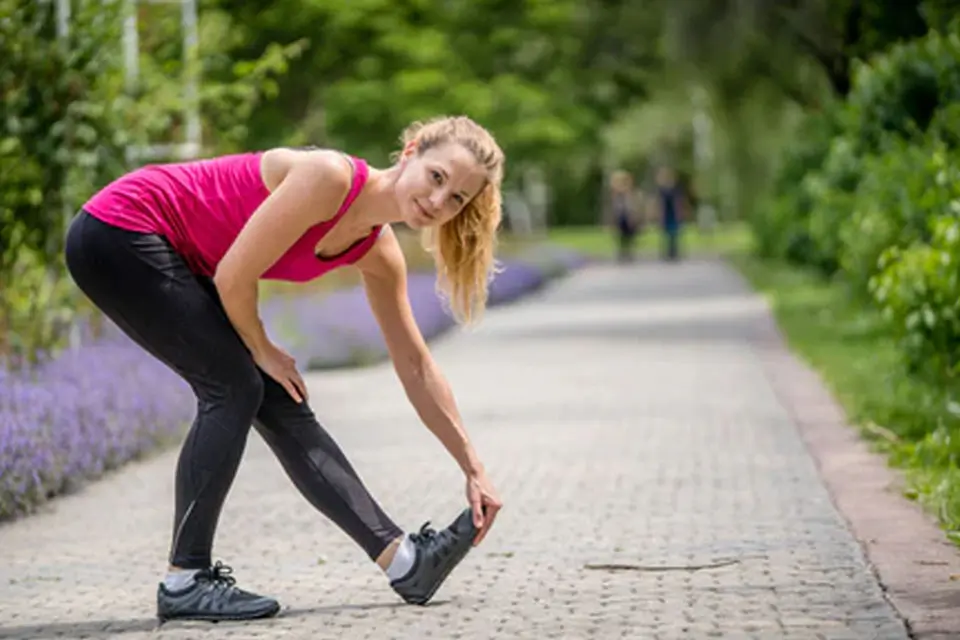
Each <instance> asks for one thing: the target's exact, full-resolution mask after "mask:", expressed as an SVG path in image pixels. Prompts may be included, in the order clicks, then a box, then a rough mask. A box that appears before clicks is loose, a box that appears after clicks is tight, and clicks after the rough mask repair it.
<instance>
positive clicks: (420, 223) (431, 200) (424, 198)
mask: <svg viewBox="0 0 960 640" xmlns="http://www.w3.org/2000/svg"><path fill="white" fill-rule="evenodd" d="M402 162H403V169H402V172H401V174H400V178H399V179H398V180H397V185H396V197H397V202H398V204H399V206H400V212H401V214H402V215H403V221H404V222H405V223H406V224H407V225H408V226H409V227H410V228H412V229H423V228H424V227H430V226H437V225H442V224H443V223H445V222H447V221H448V220H450V219H451V218H453V217H454V216H456V215H457V214H458V213H460V212H461V211H462V210H463V207H464V206H465V205H466V204H467V203H468V202H470V201H471V200H472V199H473V198H474V196H476V195H477V193H479V192H480V190H481V189H482V188H483V186H484V184H485V183H486V172H485V171H484V169H483V167H481V166H480V164H479V163H478V162H477V160H476V158H475V157H474V156H473V154H472V153H471V152H470V151H469V150H467V149H466V148H465V147H464V146H463V145H460V144H457V143H443V144H440V145H437V146H434V147H431V148H429V149H427V150H426V151H424V152H423V153H421V154H417V153H416V150H415V149H413V148H408V149H407V150H406V151H405V152H404V157H403V160H402Z"/></svg>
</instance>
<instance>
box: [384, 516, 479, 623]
mask: <svg viewBox="0 0 960 640" xmlns="http://www.w3.org/2000/svg"><path fill="white" fill-rule="evenodd" d="M429 524H430V523H429V522H427V523H425V524H424V525H423V527H421V528H420V532H419V533H411V534H410V539H411V540H412V541H413V544H414V546H416V549H417V557H416V559H414V561H413V567H412V568H411V569H410V571H409V572H408V573H407V575H405V576H403V577H402V578H398V579H397V580H394V581H393V582H391V583H390V586H391V587H393V590H394V591H396V592H397V593H398V594H400V597H401V598H403V599H404V600H405V601H407V602H408V603H410V604H421V605H422V604H426V603H427V602H428V601H429V600H430V598H432V597H433V594H435V593H436V592H437V589H439V588H440V585H441V584H443V581H444V580H446V578H447V576H448V575H449V574H450V572H451V571H452V570H453V568H454V567H455V566H457V564H459V562H460V561H461V560H463V558H464V556H466V555H467V552H468V551H470V547H471V546H472V545H473V539H474V538H475V537H476V535H477V531H478V529H477V528H476V527H475V526H474V524H473V512H472V510H471V509H467V510H465V511H464V512H463V513H461V514H460V516H459V517H457V519H456V520H454V521H453V524H451V525H450V526H449V527H447V528H446V529H443V530H442V531H439V532H437V531H434V530H433V529H430V528H429V526H428V525H429Z"/></svg>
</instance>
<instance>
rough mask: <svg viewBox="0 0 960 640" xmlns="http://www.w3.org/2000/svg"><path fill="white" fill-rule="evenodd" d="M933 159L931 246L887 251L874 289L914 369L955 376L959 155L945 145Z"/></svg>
mask: <svg viewBox="0 0 960 640" xmlns="http://www.w3.org/2000/svg"><path fill="white" fill-rule="evenodd" d="M932 163H933V165H934V167H936V169H937V173H936V180H935V185H934V186H933V188H931V190H930V192H929V193H928V194H926V195H925V199H924V201H923V204H924V205H926V207H928V208H927V211H928V224H929V228H930V231H931V239H930V242H929V244H927V243H924V242H922V241H919V240H918V241H915V242H914V243H912V244H910V245H909V246H907V247H905V248H902V247H900V246H898V245H894V246H891V247H889V248H888V249H886V250H885V251H883V253H882V254H881V256H880V268H881V272H880V273H879V274H878V275H877V276H875V277H874V278H873V279H871V281H870V283H869V287H870V291H871V293H872V294H873V297H874V299H875V300H876V302H877V304H878V305H879V306H880V308H881V309H882V310H883V313H884V317H885V318H886V319H887V320H888V321H889V322H890V323H891V326H892V327H893V329H894V331H895V333H896V335H897V337H898V338H899V340H900V344H901V345H902V348H903V352H904V357H905V360H906V362H907V364H908V365H909V366H910V368H911V369H912V370H914V371H917V372H923V373H929V374H933V375H936V376H946V377H948V378H952V377H954V376H955V375H956V374H957V373H958V370H960V367H958V365H960V155H958V154H956V153H954V154H952V155H951V154H949V153H947V152H946V151H945V150H944V149H943V148H940V149H939V150H938V151H937V152H936V153H935V154H934V156H933V160H932Z"/></svg>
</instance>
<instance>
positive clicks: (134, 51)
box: [59, 0, 201, 162]
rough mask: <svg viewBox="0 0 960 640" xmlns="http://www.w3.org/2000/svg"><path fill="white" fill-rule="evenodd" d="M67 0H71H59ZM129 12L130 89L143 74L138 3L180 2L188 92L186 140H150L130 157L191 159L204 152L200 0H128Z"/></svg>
mask: <svg viewBox="0 0 960 640" xmlns="http://www.w3.org/2000/svg"><path fill="white" fill-rule="evenodd" d="M59 1H60V2H66V1H68V0H59ZM124 2H125V7H124V9H125V16H124V21H123V51H124V68H125V71H126V84H127V89H128V90H129V91H131V92H132V91H135V90H136V87H137V83H138V81H139V77H140V59H139V58H140V38H139V34H138V32H137V28H138V26H137V5H138V3H140V2H146V3H149V4H179V5H180V30H181V34H182V37H183V67H184V76H185V77H184V79H183V91H184V94H185V98H186V99H185V104H184V114H183V115H184V120H185V122H186V126H185V134H184V141H183V142H181V143H172V144H146V145H143V146H132V147H129V148H128V149H127V160H128V161H129V162H138V161H142V160H146V161H149V160H157V159H173V160H190V159H193V158H197V157H199V156H200V151H201V131H200V101H199V93H200V91H199V85H200V71H199V65H198V63H197V47H198V45H199V42H200V39H199V35H198V33H197V2H196V0H124Z"/></svg>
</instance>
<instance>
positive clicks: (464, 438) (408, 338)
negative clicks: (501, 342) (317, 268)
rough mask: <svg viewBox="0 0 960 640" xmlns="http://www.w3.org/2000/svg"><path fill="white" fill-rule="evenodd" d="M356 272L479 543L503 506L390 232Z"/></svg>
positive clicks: (401, 255)
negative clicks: (463, 490)
mask: <svg viewBox="0 0 960 640" xmlns="http://www.w3.org/2000/svg"><path fill="white" fill-rule="evenodd" d="M357 267H359V268H360V272H361V274H362V277H363V283H364V288H365V291H366V294H367V298H368V299H369V301H370V307H371V309H372V311H373V314H374V316H375V317H376V319H377V322H378V324H379V325H380V328H381V331H382V332H383V336H384V341H385V342H386V344H387V349H388V351H389V352H390V358H391V360H392V361H393V366H394V369H395V370H396V372H397V376H398V377H399V379H400V382H401V383H402V385H403V388H404V390H405V391H406V394H407V397H408V398H409V399H410V402H411V404H412V405H413V407H414V409H415V410H416V412H417V414H418V415H419V417H420V419H421V420H422V421H423V423H424V424H425V425H426V427H427V428H428V429H430V431H431V432H433V434H434V435H435V436H436V437H437V439H439V440H440V442H441V443H442V444H443V446H444V447H445V448H446V449H447V451H448V452H449V453H450V455H451V456H453V458H454V459H455V460H456V461H457V464H458V465H459V466H460V468H461V470H463V473H464V475H465V476H466V479H467V499H468V501H469V502H470V506H471V507H473V514H474V523H475V524H476V525H477V527H478V528H480V529H481V531H480V533H479V534H478V535H477V537H476V538H475V541H474V543H475V544H479V543H480V541H481V540H482V539H483V537H484V536H485V535H486V533H487V531H488V530H489V528H490V525H491V524H492V523H493V520H494V518H495V517H496V513H497V511H498V510H499V509H500V507H501V506H502V504H501V503H500V500H499V498H498V497H497V495H496V493H495V491H494V489H493V486H492V484H491V483H490V481H489V479H488V478H487V474H486V470H485V469H484V466H483V464H482V463H481V462H480V459H479V458H478V456H477V453H476V451H475V450H474V448H473V445H472V444H471V442H470V439H469V437H468V435H467V432H466V430H465V429H464V427H463V423H462V420H461V417H460V413H459V411H458V410H457V406H456V402H455V400H454V397H453V392H452V391H451V389H450V386H449V384H448V383H447V381H446V379H445V378H444V376H443V374H442V373H441V371H440V368H439V366H438V365H437V363H436V362H435V361H434V359H433V357H432V356H431V355H430V351H429V349H428V347H427V344H426V341H425V340H424V338H423V335H422V334H421V332H420V329H419V327H418V326H417V323H416V320H415V318H414V316H413V311H412V310H411V308H410V302H409V298H408V296H407V271H406V262H405V260H404V256H403V251H402V250H401V248H400V243H399V242H398V241H397V238H396V236H395V235H394V234H393V230H392V229H390V228H389V227H387V228H386V229H385V230H384V232H383V234H382V235H381V236H380V238H379V239H378V240H377V242H376V244H375V245H374V247H373V248H372V249H371V250H370V252H369V253H368V254H367V255H366V256H364V257H363V258H362V259H361V260H359V261H358V262H357Z"/></svg>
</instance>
